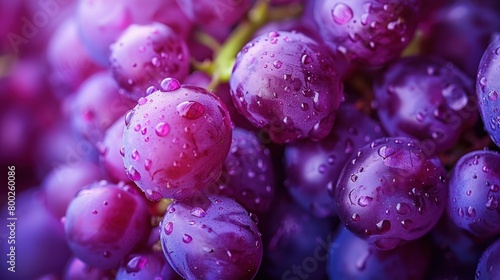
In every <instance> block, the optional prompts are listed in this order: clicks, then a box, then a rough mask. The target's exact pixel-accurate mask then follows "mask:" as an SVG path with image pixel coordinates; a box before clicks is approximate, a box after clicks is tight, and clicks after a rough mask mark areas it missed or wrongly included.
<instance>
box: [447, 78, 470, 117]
mask: <svg viewBox="0 0 500 280" xmlns="http://www.w3.org/2000/svg"><path fill="white" fill-rule="evenodd" d="M442 93H443V96H444V98H445V100H446V103H447V104H448V106H449V107H450V108H451V109H453V110H455V111H458V110H462V109H463V108H464V107H465V106H466V105H467V102H468V101H469V98H468V97H467V94H466V93H465V91H464V90H463V89H462V88H460V87H457V86H456V85H453V84H451V85H449V86H447V87H446V88H445V89H443V91H442Z"/></svg>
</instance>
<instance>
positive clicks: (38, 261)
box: [0, 168, 71, 280]
mask: <svg viewBox="0 0 500 280" xmlns="http://www.w3.org/2000/svg"><path fill="white" fill-rule="evenodd" d="M19 171H20V170H18V169H17V168H16V174H17V173H18V172H19ZM6 174H7V173H6ZM18 175H20V174H18ZM17 183H18V182H17V181H16V190H17V191H16V192H15V194H16V195H17V196H16V199H15V204H14V209H15V210H14V211H13V213H14V216H12V215H10V213H11V212H10V211H11V209H12V207H10V208H7V205H6V204H7V203H5V204H4V206H2V207H1V210H2V212H1V213H2V215H1V218H2V220H3V221H4V225H3V226H2V230H1V231H0V240H1V242H0V250H1V251H2V255H3V256H2V258H3V260H2V261H1V262H0V279H12V280H17V279H20V280H25V279H36V278H38V277H41V276H43V275H46V274H52V273H60V272H62V270H63V269H64V265H65V264H66V262H67V260H68V259H69V258H70V256H71V252H70V250H69V248H68V244H66V240H65V238H64V229H63V226H62V224H61V222H60V220H59V219H56V218H54V216H53V215H51V213H50V212H49V211H47V209H46V208H45V207H44V205H43V198H42V196H41V195H40V193H39V192H38V191H37V189H35V188H30V189H28V190H26V191H23V192H19V190H20V188H19V186H18V185H17ZM5 194H7V191H5ZM9 195H10V196H12V194H9ZM4 201H5V202H7V197H5V200H4ZM9 201H12V200H9ZM11 205H12V204H11ZM8 210H9V211H8ZM8 214H9V215H8ZM7 215H8V216H7ZM8 218H17V219H15V220H8ZM12 226H13V227H12ZM12 236H14V238H12ZM12 247H13V248H14V250H13V252H11V251H12ZM8 254H10V255H13V259H12V257H11V256H9V255H8ZM48 256H50V257H48ZM11 260H13V261H14V262H13V263H9V261H11ZM9 267H14V270H15V272H11V271H10V270H7V269H8V268H9Z"/></svg>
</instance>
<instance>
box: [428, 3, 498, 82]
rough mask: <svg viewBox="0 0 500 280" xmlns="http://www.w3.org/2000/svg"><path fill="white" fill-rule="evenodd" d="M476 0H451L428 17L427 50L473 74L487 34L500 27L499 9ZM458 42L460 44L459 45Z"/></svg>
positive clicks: (488, 36)
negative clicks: (496, 9) (451, 0)
mask: <svg viewBox="0 0 500 280" xmlns="http://www.w3.org/2000/svg"><path fill="white" fill-rule="evenodd" d="M478 2H479V1H453V2H451V3H450V4H448V5H446V6H445V7H443V8H442V9H440V10H438V12H437V13H436V14H435V15H434V16H433V17H431V19H430V20H429V22H428V23H427V24H428V25H429V26H428V27H427V28H428V29H429V34H428V35H427V36H426V37H427V38H426V39H425V40H426V41H425V42H426V45H425V49H426V50H427V52H429V53H432V54H435V55H438V56H440V57H442V58H444V59H446V60H448V61H450V62H452V63H453V64H455V65H456V66H458V67H459V68H460V69H462V70H463V71H464V72H465V73H467V75H468V76H470V77H475V76H476V74H477V68H478V66H479V61H480V60H481V56H482V55H483V52H484V50H485V49H486V47H487V46H488V42H489V40H490V36H491V34H492V33H493V32H495V31H500V19H499V15H500V14H499V13H498V11H494V10H492V9H491V8H489V7H487V6H485V5H484V4H483V5H481V4H480V3H478ZM458 46H459V47H458Z"/></svg>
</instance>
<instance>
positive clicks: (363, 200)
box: [358, 196, 373, 207]
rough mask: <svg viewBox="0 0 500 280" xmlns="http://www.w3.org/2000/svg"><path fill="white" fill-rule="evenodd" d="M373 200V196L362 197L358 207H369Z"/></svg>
mask: <svg viewBox="0 0 500 280" xmlns="http://www.w3.org/2000/svg"><path fill="white" fill-rule="evenodd" d="M372 200H373V197H371V196H361V197H360V198H359V199H358V205H359V206H361V207H366V206H368V204H370V202H371V201H372Z"/></svg>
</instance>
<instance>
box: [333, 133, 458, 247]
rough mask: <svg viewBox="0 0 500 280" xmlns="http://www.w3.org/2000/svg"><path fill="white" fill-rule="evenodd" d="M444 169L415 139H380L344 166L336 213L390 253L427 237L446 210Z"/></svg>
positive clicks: (358, 234) (338, 184) (446, 188)
mask: <svg viewBox="0 0 500 280" xmlns="http://www.w3.org/2000/svg"><path fill="white" fill-rule="evenodd" d="M447 193H448V186H447V181H446V170H445V169H444V167H443V165H442V164H441V162H440V161H439V159H438V158H437V157H436V156H434V155H427V154H425V153H424V150H423V149H422V147H421V146H420V143H419V142H417V141H416V140H413V139H411V138H406V137H389V138H379V139H377V140H375V141H373V142H372V143H370V144H368V145H365V146H363V147H362V148H360V149H359V150H358V152H356V153H355V154H354V155H353V156H352V157H351V158H350V159H349V161H348V163H347V164H346V165H345V166H344V169H343V170H342V173H341V174H340V176H339V180H338V183H337V187H336V189H335V199H336V201H337V211H338V213H339V217H340V219H341V220H342V222H343V223H344V224H345V226H346V227H347V228H348V229H349V230H351V231H352V232H353V233H354V234H356V235H357V236H359V237H361V238H363V239H366V240H368V241H369V242H370V243H372V244H375V245H376V246H377V247H378V248H379V249H383V250H389V249H393V248H395V247H396V246H397V245H399V244H401V243H404V241H406V240H414V239H417V238H419V237H421V236H423V235H424V234H426V233H427V232H429V231H430V230H431V229H432V228H433V227H434V226H435V225H436V223H437V222H438V220H439V218H440V216H441V214H442V213H443V211H444V208H445V207H446V198H447Z"/></svg>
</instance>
